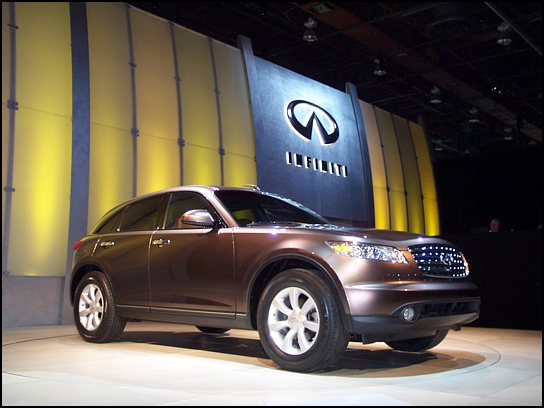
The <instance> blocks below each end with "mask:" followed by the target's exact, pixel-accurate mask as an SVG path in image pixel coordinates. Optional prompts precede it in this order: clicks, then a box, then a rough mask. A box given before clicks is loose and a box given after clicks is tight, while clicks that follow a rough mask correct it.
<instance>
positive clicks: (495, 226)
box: [489, 218, 501, 232]
mask: <svg viewBox="0 0 544 408" xmlns="http://www.w3.org/2000/svg"><path fill="white" fill-rule="evenodd" d="M500 228H501V221H500V220H499V219H498V218H493V219H492V220H491V222H490V223H489V232H499V231H500Z"/></svg>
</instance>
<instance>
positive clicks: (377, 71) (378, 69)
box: [374, 58, 387, 76]
mask: <svg viewBox="0 0 544 408" xmlns="http://www.w3.org/2000/svg"><path fill="white" fill-rule="evenodd" d="M374 62H375V63H376V66H375V67H374V75H378V76H382V75H385V74H387V72H386V71H385V69H384V67H383V65H384V62H383V60H381V59H379V58H376V59H375V60H374Z"/></svg>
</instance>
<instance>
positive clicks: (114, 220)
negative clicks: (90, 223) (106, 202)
mask: <svg viewBox="0 0 544 408" xmlns="http://www.w3.org/2000/svg"><path fill="white" fill-rule="evenodd" d="M122 216H123V211H117V212H116V213H114V214H112V215H111V216H110V217H109V218H107V219H104V221H103V223H102V224H101V225H99V226H98V227H97V228H95V232H94V233H95V234H107V233H109V232H112V231H114V230H117V226H118V225H119V222H120V221H121V217H122Z"/></svg>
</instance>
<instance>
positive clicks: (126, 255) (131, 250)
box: [93, 194, 165, 310]
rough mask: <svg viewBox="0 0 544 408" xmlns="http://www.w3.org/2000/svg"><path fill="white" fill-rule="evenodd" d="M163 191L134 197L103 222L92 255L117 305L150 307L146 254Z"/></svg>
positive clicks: (155, 224)
mask: <svg viewBox="0 0 544 408" xmlns="http://www.w3.org/2000/svg"><path fill="white" fill-rule="evenodd" d="M164 197H165V195H164V194H163V195H159V196H155V197H152V198H147V199H144V200H140V201H137V202H135V203H133V204H131V205H130V206H128V207H127V208H126V209H125V210H124V211H122V213H119V214H118V215H117V216H116V217H115V218H116V219H117V221H115V220H112V221H113V222H112V223H110V224H109V226H108V224H106V226H107V228H109V229H111V231H109V232H107V231H104V230H103V231H101V233H103V235H102V236H101V237H100V239H99V241H98V243H97V246H96V249H95V252H94V255H93V257H94V258H96V262H97V263H98V264H99V265H100V266H101V267H102V268H103V269H104V270H105V271H106V273H107V274H108V276H109V277H110V282H111V283H112V287H113V292H114V296H115V302H116V304H117V305H118V306H120V307H123V306H132V307H143V308H144V309H147V310H149V296H150V295H149V279H148V255H149V245H150V241H151V237H152V234H153V231H154V228H156V226H157V225H158V219H159V208H160V207H161V203H162V200H163V198H164Z"/></svg>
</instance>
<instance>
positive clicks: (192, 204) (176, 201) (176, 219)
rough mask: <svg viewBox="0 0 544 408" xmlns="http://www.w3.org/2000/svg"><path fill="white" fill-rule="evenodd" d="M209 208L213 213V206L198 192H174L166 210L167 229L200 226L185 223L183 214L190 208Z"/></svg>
mask: <svg viewBox="0 0 544 408" xmlns="http://www.w3.org/2000/svg"><path fill="white" fill-rule="evenodd" d="M201 209H203V210H208V211H209V212H210V214H212V215H213V211H212V207H211V206H210V204H208V201H206V199H205V198H204V197H202V196H201V195H199V194H196V193H189V192H179V193H172V195H171V196H170V202H169V203H168V209H167V212H166V220H165V224H164V228H165V229H187V228H200V227H197V226H194V225H188V224H183V223H182V222H181V216H182V215H183V214H185V213H186V212H187V211H189V210H201Z"/></svg>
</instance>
